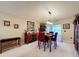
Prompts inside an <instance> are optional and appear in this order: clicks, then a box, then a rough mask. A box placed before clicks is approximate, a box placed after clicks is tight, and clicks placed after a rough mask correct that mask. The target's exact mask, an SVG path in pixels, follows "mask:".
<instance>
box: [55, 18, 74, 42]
mask: <svg viewBox="0 0 79 59" xmlns="http://www.w3.org/2000/svg"><path fill="white" fill-rule="evenodd" d="M73 20H74V18H69V19H64V20H59V21H55V22H54V24H61V26H62V40H63V41H64V42H68V43H73V39H74V25H73ZM66 23H69V24H70V29H63V24H66ZM64 31H66V32H64ZM71 37H72V39H71Z"/></svg>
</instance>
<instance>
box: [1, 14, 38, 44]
mask: <svg viewBox="0 0 79 59" xmlns="http://www.w3.org/2000/svg"><path fill="white" fill-rule="evenodd" d="M4 20H9V21H10V26H4ZM34 22H35V29H36V30H37V28H38V26H39V22H37V23H38V24H37V23H36V21H34ZM14 24H19V29H14ZM24 30H27V20H26V19H22V18H19V17H16V16H13V15H9V14H5V13H0V40H1V39H4V38H11V37H21V43H22V44H23V43H24Z"/></svg>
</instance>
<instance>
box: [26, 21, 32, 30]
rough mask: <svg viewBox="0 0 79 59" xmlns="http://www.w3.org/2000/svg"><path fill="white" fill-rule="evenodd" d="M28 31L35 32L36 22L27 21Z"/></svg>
mask: <svg viewBox="0 0 79 59" xmlns="http://www.w3.org/2000/svg"><path fill="white" fill-rule="evenodd" d="M27 31H34V22H31V21H27Z"/></svg>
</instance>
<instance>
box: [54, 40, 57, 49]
mask: <svg viewBox="0 0 79 59" xmlns="http://www.w3.org/2000/svg"><path fill="white" fill-rule="evenodd" d="M56 47H57V42H56V41H54V48H55V49H56Z"/></svg>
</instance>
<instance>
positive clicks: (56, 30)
mask: <svg viewBox="0 0 79 59" xmlns="http://www.w3.org/2000/svg"><path fill="white" fill-rule="evenodd" d="M61 30H62V26H61V25H53V26H52V31H53V32H57V33H58V36H57V41H58V42H61Z"/></svg>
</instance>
